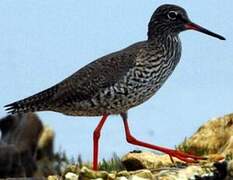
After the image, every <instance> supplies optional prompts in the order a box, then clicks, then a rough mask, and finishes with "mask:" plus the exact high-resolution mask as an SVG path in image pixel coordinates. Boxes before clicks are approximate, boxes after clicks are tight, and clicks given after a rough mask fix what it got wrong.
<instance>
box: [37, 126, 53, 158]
mask: <svg viewBox="0 0 233 180" xmlns="http://www.w3.org/2000/svg"><path fill="white" fill-rule="evenodd" d="M54 136H55V134H54V131H53V130H52V129H51V128H49V127H48V126H45V127H44V128H43V131H42V133H41V136H40V139H39V142H38V147H37V160H40V159H42V158H48V159H50V160H51V159H52V158H53V156H54V151H53V146H54Z"/></svg>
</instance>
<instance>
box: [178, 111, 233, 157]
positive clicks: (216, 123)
mask: <svg viewBox="0 0 233 180" xmlns="http://www.w3.org/2000/svg"><path fill="white" fill-rule="evenodd" d="M232 130H233V114H229V115H226V116H223V117H220V118H214V119H211V120H210V121H208V122H207V123H205V124H204V125H203V126H201V127H200V128H199V129H198V130H197V132H196V133H195V134H194V135H192V136H191V137H190V138H188V139H186V140H185V141H184V142H183V143H182V144H181V145H179V147H178V148H179V149H181V150H183V151H185V152H189V153H193V154H197V155H207V154H216V153H226V152H227V153H229V152H233V150H232V149H231V148H230V147H232V138H231V137H232V136H233V131H232Z"/></svg>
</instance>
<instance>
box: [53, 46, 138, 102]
mask: <svg viewBox="0 0 233 180" xmlns="http://www.w3.org/2000/svg"><path fill="white" fill-rule="evenodd" d="M127 49H128V50H127ZM127 49H125V50H122V51H119V52H116V53H113V54H110V55H107V56H104V57H102V58H100V59H97V60H96V61H94V62H92V63H90V64H88V65H86V66H85V67H83V68H82V69H80V70H79V71H77V72H76V73H74V74H73V75H72V76H70V77H68V78H67V79H65V80H64V81H63V82H61V83H60V85H59V87H58V90H57V93H56V94H55V95H54V97H53V100H54V102H56V105H62V104H63V105H64V104H66V103H71V102H81V101H83V100H88V99H91V98H92V97H93V96H94V95H96V93H98V92H99V91H100V90H102V89H105V88H106V87H110V86H111V85H113V84H114V83H116V82H117V81H119V80H120V79H122V78H123V77H124V75H126V73H127V72H128V71H129V69H130V68H132V67H134V65H135V59H136V53H135V49H134V48H133V49H132V48H127Z"/></svg>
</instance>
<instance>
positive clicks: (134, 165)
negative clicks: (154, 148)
mask: <svg viewBox="0 0 233 180" xmlns="http://www.w3.org/2000/svg"><path fill="white" fill-rule="evenodd" d="M174 160H175V162H181V161H180V160H178V159H176V158H174ZM122 163H123V164H124V165H125V167H126V169H127V170H128V171H132V170H138V169H156V168H160V167H167V166H172V165H173V163H172V161H171V159H170V157H169V156H168V155H157V154H154V153H152V152H141V153H134V152H131V153H128V154H126V155H125V156H123V157H122Z"/></svg>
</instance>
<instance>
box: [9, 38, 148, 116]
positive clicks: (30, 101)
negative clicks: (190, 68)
mask: <svg viewBox="0 0 233 180" xmlns="http://www.w3.org/2000/svg"><path fill="white" fill-rule="evenodd" d="M144 45H145V43H144V42H139V43H136V44H134V45H132V46H130V47H128V48H126V49H123V50H121V51H118V52H115V53H112V54H109V55H107V56H104V57H102V58H99V59H97V60H95V61H93V62H92V63H90V64H88V65H86V66H85V67H83V68H81V69H80V70H79V71H77V72H76V73H74V74H73V75H71V76H70V77H68V78H66V79H65V80H63V81H62V82H60V83H58V84H57V85H55V86H53V87H51V88H48V89H46V90H44V91H42V92H40V93H37V94H35V95H32V96H30V97H28V98H25V99H22V100H20V101H17V102H14V103H11V104H8V105H6V106H5V107H6V110H7V111H8V112H9V113H18V112H30V111H31V112H33V111H44V110H50V109H52V108H53V107H56V106H59V105H64V104H67V103H72V102H80V101H83V100H88V99H90V98H92V97H93V96H94V95H95V94H96V93H97V92H98V91H99V90H101V89H104V88H106V87H108V86H111V85H113V84H114V83H115V82H117V81H119V80H120V79H121V78H123V77H124V75H126V73H127V72H128V71H129V69H130V68H132V67H134V65H135V60H136V56H137V52H138V50H139V49H140V48H141V47H142V46H144Z"/></svg>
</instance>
